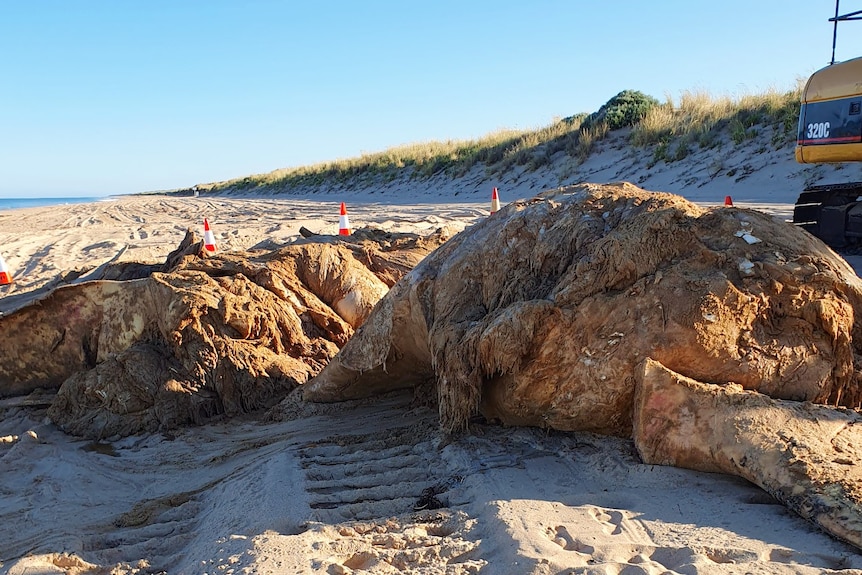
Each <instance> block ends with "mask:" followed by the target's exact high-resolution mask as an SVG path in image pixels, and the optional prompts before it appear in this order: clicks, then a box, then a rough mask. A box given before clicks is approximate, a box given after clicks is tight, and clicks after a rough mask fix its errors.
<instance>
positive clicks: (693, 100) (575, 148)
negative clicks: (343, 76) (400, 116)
mask: <svg viewBox="0 0 862 575" xmlns="http://www.w3.org/2000/svg"><path fill="white" fill-rule="evenodd" d="M803 86H804V80H803V79H800V80H798V81H797V83H796V85H795V87H793V88H792V89H790V90H786V91H779V90H774V89H770V90H766V91H764V92H762V93H758V94H745V95H742V96H737V97H733V96H729V95H718V96H716V95H714V94H711V93H709V92H707V91H703V90H696V91H684V92H682V93H681V94H680V96H679V97H678V98H673V97H671V96H669V95H665V97H664V100H663V101H659V100H657V99H656V98H654V97H652V96H649V95H646V94H644V93H642V92H640V91H637V90H623V91H622V92H619V93H618V94H616V95H615V96H613V97H612V98H611V99H610V100H608V101H607V102H606V103H605V104H604V105H603V106H601V107H600V108H599V110H598V111H596V112H593V113H585V112H582V113H577V114H573V115H571V116H567V117H564V118H556V119H554V120H553V121H552V122H551V123H550V124H548V125H546V126H541V127H538V128H532V129H524V130H518V129H503V130H498V131H496V132H493V133H490V134H488V135H486V136H483V137H480V138H475V139H470V140H446V141H428V142H418V143H412V144H406V145H402V146H397V147H394V148H390V149H387V150H383V151H381V152H372V153H365V154H362V155H360V156H357V157H353V158H345V159H339V160H333V161H329V162H322V163H319V164H314V165H309V166H300V167H292V168H282V169H277V170H274V171H272V172H269V173H266V174H257V175H251V176H244V177H241V178H237V179H234V180H229V181H225V182H218V183H212V184H199V185H198V188H199V189H201V190H211V191H237V192H245V193H253V192H256V191H264V190H265V191H268V192H276V193H277V192H279V191H288V190H290V189H295V188H318V187H322V186H333V185H346V184H348V183H349V184H352V185H357V184H369V185H370V184H373V183H375V182H391V181H394V180H397V179H422V178H430V177H434V176H439V175H443V176H448V177H461V176H464V175H466V174H468V173H470V172H471V171H472V170H481V171H482V172H483V173H485V174H495V173H503V172H506V171H508V170H512V169H516V168H517V169H520V170H524V171H536V170H540V169H543V168H547V167H548V166H549V165H551V164H553V163H554V162H556V161H557V160H561V161H565V163H566V165H569V166H572V165H579V164H581V163H583V162H584V161H585V160H586V159H587V158H589V156H590V154H592V153H593V152H594V151H595V149H596V145H597V144H598V143H599V142H601V141H602V140H604V139H606V138H607V137H608V136H609V135H611V134H614V133H619V134H622V135H623V137H625V138H626V143H627V144H628V145H631V146H634V147H636V148H638V147H639V148H643V149H644V150H645V151H646V153H647V154H649V157H650V161H649V162H648V165H649V166H650V167H651V166H654V165H655V164H657V163H658V162H662V161H663V162H668V163H670V162H674V161H679V160H682V159H683V158H686V157H687V156H689V155H690V154H692V153H694V152H695V151H697V150H698V149H713V148H718V147H721V146H724V145H733V146H739V145H743V144H744V143H745V142H746V141H748V140H751V139H753V138H755V137H756V136H757V135H758V134H760V133H766V134H770V143H771V145H772V146H773V148H775V149H780V148H781V147H784V146H787V145H789V144H790V143H791V142H793V141H794V140H795V135H796V134H795V130H796V122H797V116H798V113H799V99H800V95H801V92H802V87H803ZM622 130H624V131H622Z"/></svg>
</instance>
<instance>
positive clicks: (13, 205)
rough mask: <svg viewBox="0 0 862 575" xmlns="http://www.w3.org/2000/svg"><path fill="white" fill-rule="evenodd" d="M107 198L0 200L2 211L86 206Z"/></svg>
mask: <svg viewBox="0 0 862 575" xmlns="http://www.w3.org/2000/svg"><path fill="white" fill-rule="evenodd" d="M110 199H111V198H106V197H101V198H98V197H73V198H0V211H2V210H14V209H18V208H39V207H43V206H57V205H61V204H86V203H90V202H102V201H105V200H110Z"/></svg>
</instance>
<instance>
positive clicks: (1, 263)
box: [0, 255, 12, 286]
mask: <svg viewBox="0 0 862 575" xmlns="http://www.w3.org/2000/svg"><path fill="white" fill-rule="evenodd" d="M10 283H12V274H11V273H9V266H7V265H6V260H4V259H3V256H2V255H0V286H5V285H8V284H10Z"/></svg>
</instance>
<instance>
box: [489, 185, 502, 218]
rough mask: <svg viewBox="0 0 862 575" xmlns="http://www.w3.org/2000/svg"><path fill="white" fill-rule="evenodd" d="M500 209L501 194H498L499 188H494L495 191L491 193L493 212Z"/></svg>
mask: <svg viewBox="0 0 862 575" xmlns="http://www.w3.org/2000/svg"><path fill="white" fill-rule="evenodd" d="M499 211H500V196H499V194H497V188H494V192H493V193H492V194H491V213H492V214H493V213H496V212H499Z"/></svg>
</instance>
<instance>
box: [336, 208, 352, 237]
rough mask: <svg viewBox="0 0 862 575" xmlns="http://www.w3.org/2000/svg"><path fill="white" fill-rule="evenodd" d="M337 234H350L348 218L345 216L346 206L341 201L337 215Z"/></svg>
mask: <svg viewBox="0 0 862 575" xmlns="http://www.w3.org/2000/svg"><path fill="white" fill-rule="evenodd" d="M338 235H340V236H349V235H350V219H349V218H348V217H347V208H346V207H345V206H344V202H341V215H340V216H338Z"/></svg>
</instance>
